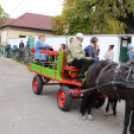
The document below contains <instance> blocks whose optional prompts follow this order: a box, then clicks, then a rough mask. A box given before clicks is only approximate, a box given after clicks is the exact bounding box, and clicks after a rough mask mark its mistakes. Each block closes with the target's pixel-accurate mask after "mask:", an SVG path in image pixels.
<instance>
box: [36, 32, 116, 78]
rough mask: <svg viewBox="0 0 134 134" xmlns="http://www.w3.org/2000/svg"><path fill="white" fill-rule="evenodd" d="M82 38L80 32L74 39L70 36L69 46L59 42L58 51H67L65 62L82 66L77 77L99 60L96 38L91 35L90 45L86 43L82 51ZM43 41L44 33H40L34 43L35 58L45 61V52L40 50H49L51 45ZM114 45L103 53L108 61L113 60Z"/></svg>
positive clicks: (78, 66)
mask: <svg viewBox="0 0 134 134" xmlns="http://www.w3.org/2000/svg"><path fill="white" fill-rule="evenodd" d="M83 39H84V35H83V34H82V33H78V34H76V39H74V38H70V40H69V43H70V45H69V47H68V48H66V45H65V44H61V45H60V48H59V51H66V52H67V62H68V63H71V64H72V65H73V66H74V67H76V68H82V71H81V73H80V74H79V76H78V77H83V76H84V72H85V71H87V70H88V68H89V66H90V65H91V64H93V63H95V62H97V61H99V53H100V46H99V45H98V38H96V37H93V38H91V40H90V45H88V46H87V47H86V48H85V49H84V51H83V49H82V42H83ZM44 42H45V35H44V34H40V35H39V37H38V41H37V42H36V45H35V59H36V60H37V61H38V60H39V59H40V60H41V61H44V62H46V61H47V60H48V55H47V54H40V53H39V51H40V50H50V51H53V48H52V46H49V45H47V44H45V43H44ZM113 48H114V45H110V46H109V47H108V51H107V52H106V54H105V55H104V58H106V60H108V61H113V58H114V52H113Z"/></svg>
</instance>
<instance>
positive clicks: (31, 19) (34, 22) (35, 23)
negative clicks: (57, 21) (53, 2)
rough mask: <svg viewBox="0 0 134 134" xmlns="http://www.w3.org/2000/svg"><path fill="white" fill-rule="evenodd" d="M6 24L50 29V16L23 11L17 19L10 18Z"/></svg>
mask: <svg viewBox="0 0 134 134" xmlns="http://www.w3.org/2000/svg"><path fill="white" fill-rule="evenodd" d="M6 25H8V26H15V27H26V28H33V29H41V30H49V31H52V30H51V16H47V15H41V14H34V13H25V14H23V15H22V16H20V17H19V18H17V19H12V20H11V21H10V22H9V23H7V24H6ZM6 25H3V26H2V27H5V26H6Z"/></svg>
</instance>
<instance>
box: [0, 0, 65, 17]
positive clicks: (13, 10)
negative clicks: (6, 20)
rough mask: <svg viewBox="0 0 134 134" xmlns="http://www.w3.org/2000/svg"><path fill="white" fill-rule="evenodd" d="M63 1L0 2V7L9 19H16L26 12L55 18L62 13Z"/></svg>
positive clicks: (22, 0)
mask: <svg viewBox="0 0 134 134" xmlns="http://www.w3.org/2000/svg"><path fill="white" fill-rule="evenodd" d="M63 1H64V0H0V5H1V6H2V8H3V9H4V10H5V12H6V13H8V14H9V15H10V17H11V18H18V17H19V16H21V15H22V14H24V13H26V12H28V13H37V14H43V15H50V16H55V15H60V14H61V13H62V8H63V6H62V5H63ZM18 5H19V6H18Z"/></svg>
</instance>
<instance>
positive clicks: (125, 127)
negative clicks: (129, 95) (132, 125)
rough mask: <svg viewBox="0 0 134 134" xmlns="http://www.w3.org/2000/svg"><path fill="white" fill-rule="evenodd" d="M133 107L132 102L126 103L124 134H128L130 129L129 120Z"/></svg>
mask: <svg viewBox="0 0 134 134" xmlns="http://www.w3.org/2000/svg"><path fill="white" fill-rule="evenodd" d="M132 107H133V105H132V102H131V101H126V108H125V121H124V130H123V134H127V127H128V124H129V120H130V115H131V110H132Z"/></svg>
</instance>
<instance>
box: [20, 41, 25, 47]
mask: <svg viewBox="0 0 134 134" xmlns="http://www.w3.org/2000/svg"><path fill="white" fill-rule="evenodd" d="M24 47H25V45H24V43H23V40H21V42H20V44H19V49H23V48H24Z"/></svg>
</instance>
